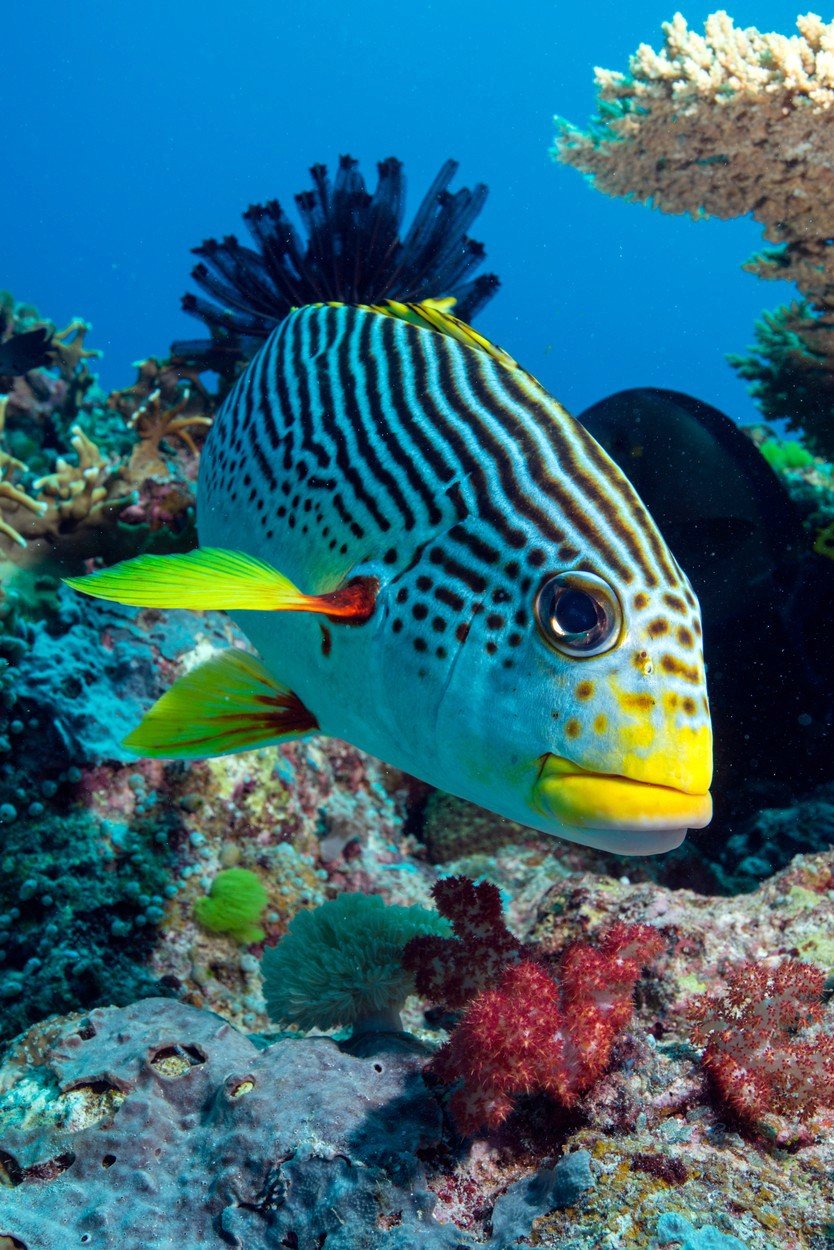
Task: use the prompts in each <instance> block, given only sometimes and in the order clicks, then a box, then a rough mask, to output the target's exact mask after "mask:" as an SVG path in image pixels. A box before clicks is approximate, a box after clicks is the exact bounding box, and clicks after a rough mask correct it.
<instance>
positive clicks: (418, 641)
mask: <svg viewBox="0 0 834 1250" xmlns="http://www.w3.org/2000/svg"><path fill="white" fill-rule="evenodd" d="M428 647H429V644H428V643H427V642H426V640H425V638H415V639H414V650H415V651H428Z"/></svg>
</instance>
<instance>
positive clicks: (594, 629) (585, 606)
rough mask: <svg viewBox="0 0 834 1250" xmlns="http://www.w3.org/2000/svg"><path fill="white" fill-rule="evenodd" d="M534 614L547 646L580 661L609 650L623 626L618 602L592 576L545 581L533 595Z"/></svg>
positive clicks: (565, 575) (567, 575)
mask: <svg viewBox="0 0 834 1250" xmlns="http://www.w3.org/2000/svg"><path fill="white" fill-rule="evenodd" d="M535 614H536V624H537V625H538V627H539V632H540V633H541V636H542V638H544V640H545V642H546V643H547V644H548V646H550V647H554V648H555V649H556V650H557V651H561V652H562V653H563V655H572V656H577V657H579V658H583V659H584V658H587V657H589V656H592V655H601V654H602V652H603V651H610V650H611V648H612V647H613V646H614V645H615V644H616V643H617V641H618V639H619V637H620V634H621V632H622V627H623V612H622V608H621V607H620V601H619V599H618V598H617V596H616V595H615V593H614V591H613V590H612V589H611V587H610V586H609V585H608V583H607V582H604V581H603V580H602V578H601V577H596V576H595V575H594V574H593V573H581V572H576V573H557V574H556V576H555V577H550V578H548V580H547V581H546V582H545V583H544V585H543V586H542V588H541V590H540V591H539V593H538V595H537V596H536V604H535Z"/></svg>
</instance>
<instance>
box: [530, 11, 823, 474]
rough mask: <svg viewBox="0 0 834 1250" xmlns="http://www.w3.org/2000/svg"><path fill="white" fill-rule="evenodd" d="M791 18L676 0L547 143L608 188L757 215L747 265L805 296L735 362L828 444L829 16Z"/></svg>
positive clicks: (759, 389)
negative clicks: (692, 6)
mask: <svg viewBox="0 0 834 1250" xmlns="http://www.w3.org/2000/svg"><path fill="white" fill-rule="evenodd" d="M797 28H798V31H799V33H798V34H797V35H792V36H787V35H780V34H763V33H761V32H760V31H758V30H755V29H753V28H751V29H747V30H742V29H740V28H738V27H736V26H735V25H734V23H733V20H732V18H731V17H729V16H728V14H727V13H725V12H723V11H722V12H718V13H713V14H712V15H711V16H710V17H708V18H707V21H706V24H705V32H704V34H703V35H700V34H698V33H697V32H696V31H693V30H690V29H689V27H688V26H687V23H686V21H685V19H684V18H683V17H682V16H681V14H680V13H678V14H676V15H675V17H674V18H673V19H672V21H671V22H667V23H665V24H664V26H663V32H664V35H665V42H664V46H663V48H662V49H661V51H659V52H656V51H654V50H653V49H652V48H651V47H649V46H648V45H647V44H642V45H641V46H640V47H639V48H638V50H637V52H636V53H635V54H634V56H632V58H631V61H630V64H629V72H628V73H627V74H622V73H616V72H614V71H611V70H603V69H597V70H596V72H595V73H596V82H597V87H598V113H597V116H596V117H595V118H594V119H593V121H592V123H591V125H590V127H589V129H588V130H587V131H582V130H579V129H577V128H576V127H574V126H572V125H570V124H569V123H568V122H566V121H564V120H563V119H559V118H557V119H556V120H557V127H558V131H557V136H556V143H555V147H554V155H555V157H556V159H557V160H559V161H561V162H563V163H565V164H568V165H573V166H574V167H575V168H577V169H580V170H582V171H583V172H584V173H586V174H587V175H588V176H589V177H590V178H591V180H592V182H593V184H594V185H595V186H596V187H597V188H598V189H599V190H601V191H605V192H606V193H608V194H609V195H619V196H624V197H626V198H629V199H634V200H640V201H642V202H644V203H649V204H651V205H652V206H654V207H655V208H659V209H661V210H662V211H663V212H667V213H688V214H690V215H691V216H693V217H705V216H711V217H721V218H730V217H740V216H745V215H747V214H750V215H752V217H753V218H754V219H755V220H756V221H758V222H760V223H761V225H762V226H763V227H764V236H765V239H766V240H767V241H768V242H769V243H771V244H775V245H776V246H775V247H772V248H769V249H766V250H765V251H763V252H762V253H760V254H758V255H756V256H754V257H752V258H751V260H750V261H748V263H747V265H746V266H745V268H746V269H748V270H750V271H751V272H753V273H756V274H758V275H759V276H760V277H764V278H787V279H789V280H792V281H794V282H796V284H797V285H798V287H799V289H800V291H801V292H802V294H803V295H804V296H805V303H803V304H801V305H793V306H792V307H791V308H790V309H783V310H779V312H778V313H776V314H773V316H775V317H776V318H777V321H778V323H779V324H778V326H777V327H776V330H775V331H774V326H773V325H771V324H769V323H766V322H762V323H760V324H759V325H758V326H757V328H756V336H757V344H756V348H755V353H756V354H755V355H753V356H749V357H745V358H740V357H735V358H733V364H734V365H735V367H736V368H737V369H738V370H739V372H740V373H741V374H742V376H744V377H747V378H749V379H750V380H751V381H752V382H753V384H754V385H753V388H752V389H753V394H754V395H755V396H756V398H757V399H758V400H759V401H760V403H761V406H762V408H763V411H764V412H765V415H766V416H768V417H787V418H788V420H791V421H793V423H794V424H795V425H797V426H801V428H803V429H804V430H805V433H806V435H807V436H808V438H809V442H810V443H811V444H812V445H813V446H815V448H816V449H817V450H820V451H823V452H826V451H827V452H828V453H829V454H831V453H832V452H834V405H832V404H831V403H830V401H829V398H828V394H829V393H830V390H831V381H830V380H831V378H832V375H834V245H832V239H834V190H833V189H834V22H829V23H826V22H823V21H822V19H821V18H819V17H817V16H816V15H814V14H812V13H809V14H806V15H805V16H804V17H799V18H798V19H797ZM821 385H822V386H823V390H822V391H821V392H820V386H821ZM797 388H798V389H799V390H800V391H801V392H802V393H803V396H804V399H803V402H802V403H801V404H800V403H793V402H792V400H791V397H792V396H795V395H796V393H797ZM809 396H810V402H809V398H808V397H809ZM803 409H804V411H802V410H803ZM799 411H802V417H801V420H800V417H799V415H798V413H799ZM809 413H812V415H810V416H809V415H808V414H809Z"/></svg>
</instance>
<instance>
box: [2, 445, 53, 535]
mask: <svg viewBox="0 0 834 1250" xmlns="http://www.w3.org/2000/svg"><path fill="white" fill-rule="evenodd" d="M25 469H26V465H25V464H23V462H22V461H20V460H15V458H14V456H10V455H8V453H7V452H4V451H0V535H3V536H5V537H6V538H10V539H11V540H12V542H14V543H17V544H18V546H20V547H25V546H26V539H25V538H24V537H23V535H22V534H21V533H19V531H18V530H17V529H15V527H14V525H12V523H11V522H10V521H8V520H6V519H5V517H4V515H3V514H4V513H5V512H6V511H9V512H11V514H12V516H14V515H15V514H16V513H17V512H18V511H19V509H20V508H24V509H25V510H27V511H28V512H32V513H34V514H35V516H40V515H41V514H42V513H43V512H45V510H46V504H45V503H41V502H39V501H38V500H37V499H33V498H32V496H31V495H27V493H26V491H25V490H21V488H20V487H19V486H15V485H14V484H13V483H12V482H11V481H10V480H9V479H10V477H12V476H14V474H16V473H22V472H24V471H25Z"/></svg>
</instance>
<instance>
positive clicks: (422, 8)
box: [0, 0, 793, 420]
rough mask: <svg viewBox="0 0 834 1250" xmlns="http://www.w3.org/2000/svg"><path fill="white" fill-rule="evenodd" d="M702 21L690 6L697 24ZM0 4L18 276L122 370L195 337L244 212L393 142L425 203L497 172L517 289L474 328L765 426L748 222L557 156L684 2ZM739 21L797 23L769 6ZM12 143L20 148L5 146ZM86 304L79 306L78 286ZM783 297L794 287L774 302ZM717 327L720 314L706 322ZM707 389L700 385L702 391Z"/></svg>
mask: <svg viewBox="0 0 834 1250" xmlns="http://www.w3.org/2000/svg"><path fill="white" fill-rule="evenodd" d="M710 11H711V9H710V6H709V5H708V4H704V3H698V4H694V5H692V6H691V7H689V8H688V9H687V14H686V16H687V18H688V20H689V22H690V24H691V25H692V26H693V27H700V24H701V23H702V22H703V20H704V18H705V17H706V15H707V14H708V13H709V12H710ZM39 12H40V14H41V16H42V29H40V30H39V32H38V38H37V40H36V41H35V42H34V43H33V41H32V29H31V23H30V19H29V17H28V16H27V15H26V14H25V13H24V12H23V11H22V10H20V9H17V8H14V7H13V8H12V9H11V10H10V11H9V13H7V14H6V20H5V26H4V35H3V46H4V48H5V49H6V54H7V56H6V59H7V64H6V69H5V74H4V81H5V85H6V92H7V98H8V100H9V101H14V109H13V112H10V116H9V120H8V122H7V125H8V127H9V140H10V143H11V145H12V146H11V148H10V152H11V153H12V159H13V171H14V172H13V187H14V194H10V195H9V196H7V197H5V198H4V201H3V203H2V204H1V205H0V225H2V234H0V237H2V238H3V239H4V240H6V241H7V242H6V246H5V247H4V248H3V251H4V252H6V253H7V254H6V257H5V272H6V274H7V276H6V278H5V285H6V286H7V287H8V288H9V289H10V290H13V291H14V292H15V293H16V294H17V293H18V292H20V293H23V292H24V289H25V295H23V294H21V295H20V297H21V298H26V299H27V300H30V301H31V302H32V303H34V304H36V305H38V307H43V308H45V309H49V313H50V316H52V317H54V318H55V319H56V320H57V321H58V322H59V323H60V324H62V325H63V324H65V323H66V322H67V321H68V320H69V319H70V317H72V316H74V315H75V314H76V313H77V312H79V310H81V311H83V314H84V316H85V318H86V319H87V320H88V321H90V322H92V324H93V325H94V326H95V328H96V333H97V335H98V345H99V346H100V347H101V348H102V349H103V350H104V352H105V355H104V358H103V360H102V362H101V365H100V370H101V377H102V380H103V382H104V384H105V385H106V386H108V387H115V386H118V385H121V384H122V383H123V379H124V377H125V375H126V373H127V372H128V371H129V366H130V364H131V363H132V362H133V361H134V360H135V359H137V356H139V355H142V356H145V355H150V354H152V353H156V354H159V353H161V352H163V351H164V350H165V349H166V348H167V346H168V344H169V343H170V342H171V340H172V339H175V338H183V337H185V336H187V335H189V334H191V333H193V325H191V324H189V322H188V320H187V319H186V318H184V317H183V316H181V315H180V314H179V313H178V305H179V297H180V295H181V294H182V291H183V289H184V285H183V284H184V281H185V278H186V276H187V272H188V251H189V248H191V247H193V246H195V244H196V243H198V242H199V241H200V240H202V239H204V238H208V237H209V236H215V237H216V236H220V235H223V234H226V233H230V232H232V231H234V230H236V229H237V228H238V223H239V217H240V213H241V210H242V208H243V207H245V206H246V205H247V204H249V203H252V202H255V203H258V202H261V201H263V200H265V199H268V198H269V197H271V196H275V195H277V196H279V198H280V196H281V194H283V195H284V196H288V195H289V193H290V191H292V190H295V189H300V188H301V187H302V186H304V185H306V183H305V174H306V171H307V168H308V167H309V165H311V164H312V163H313V162H314V161H324V162H325V163H327V162H329V163H330V164H334V163H335V160H336V157H337V155H338V154H339V153H342V152H349V153H350V154H351V155H352V156H355V157H357V158H358V159H359V160H360V161H361V162H362V167H363V168H365V169H369V170H372V168H373V163H374V162H375V161H378V160H382V159H383V158H384V157H386V156H390V155H395V156H398V157H399V158H400V160H402V161H403V162H404V163H405V166H406V171H407V176H408V179H409V182H410V185H411V187H412V194H413V196H414V197H415V202H416V197H417V196H418V195H419V194H420V193H421V191H420V189H421V188H422V187H424V186H427V185H428V183H429V181H430V179H431V178H432V177H433V176H434V174H435V172H436V169H437V167H438V166H439V164H440V162H441V161H442V160H445V159H446V158H447V157H453V158H454V159H455V160H457V161H459V162H460V177H461V179H462V181H463V183H464V184H466V185H471V184H472V183H474V182H485V183H486V184H487V185H488V186H489V188H490V195H489V200H488V201H487V204H486V207H485V209H484V211H483V214H482V216H481V217H480V218H479V222H478V232H476V237H478V238H482V239H483V240H484V241H485V242H486V243H487V244H488V249H489V260H490V266H491V267H492V268H493V269H494V270H495V271H496V272H497V273H499V274H500V276H501V280H502V284H503V285H502V292H501V297H500V299H496V300H494V301H493V302H492V303H491V305H490V306H489V308H487V309H486V310H485V311H484V314H483V318H482V329H483V331H484V333H486V334H489V335H490V336H491V337H492V338H494V339H495V341H496V342H498V343H500V344H501V345H502V346H504V347H506V349H507V350H508V351H510V352H513V353H514V354H515V355H516V356H519V357H523V359H524V363H525V364H526V365H527V367H528V368H530V369H531V370H532V372H533V373H535V374H536V376H537V377H538V378H539V379H540V380H541V382H542V383H543V384H544V385H545V386H546V387H547V388H548V389H549V390H550V391H551V392H552V393H553V394H554V395H556V396H557V397H558V398H559V399H561V400H562V402H563V403H564V404H565V405H566V406H567V407H568V409H569V410H570V411H571V412H579V411H580V410H581V409H582V408H584V407H587V405H589V404H591V403H593V402H594V401H595V400H597V399H600V398H601V397H602V396H603V395H607V394H610V393H611V392H612V391H615V390H619V389H621V388H623V387H627V386H667V387H671V388H676V389H679V390H693V389H697V392H698V394H699V395H700V396H701V398H703V399H704V400H706V401H707V402H709V403H713V404H716V405H717V406H718V407H720V408H724V409H727V408H729V407H730V405H732V411H733V412H734V413H736V414H738V416H739V418H740V419H743V420H750V419H752V417H753V415H754V410H753V409H752V406H751V404H750V402H749V400H748V399H747V397H746V394H745V390H744V387H743V386H741V385H739V384H738V382H737V381H736V380H735V379H734V377H733V375H732V374H731V373H730V371H729V370H727V368H726V367H725V364H724V359H723V354H724V353H725V352H729V351H739V352H741V351H743V350H744V348H745V347H746V345H747V343H748V342H749V339H750V327H751V326H752V323H753V321H754V319H755V318H756V317H757V316H758V315H759V313H760V312H761V309H762V307H763V304H766V303H767V300H763V298H762V293H761V291H760V290H759V289H758V286H757V284H756V283H755V282H754V281H753V279H752V278H751V277H750V276H749V275H745V274H743V273H741V272H740V270H739V267H738V258H739V257H746V256H747V255H749V254H750V253H751V252H753V251H754V250H755V249H756V247H757V246H758V244H759V242H760V233H759V230H758V228H757V227H756V226H755V225H754V224H752V223H751V222H749V221H732V222H724V223H720V222H714V221H713V222H702V223H698V224H697V225H696V224H695V223H692V222H690V221H688V220H687V219H685V218H676V217H664V216H659V215H657V214H655V215H652V216H650V215H649V214H647V213H645V212H640V211H638V210H637V209H636V208H632V209H628V210H627V209H626V208H625V206H624V205H623V204H621V203H618V202H616V201H610V200H607V199H606V198H604V197H602V196H590V195H588V194H587V189H586V188H585V186H583V184H582V181H581V180H580V179H577V178H576V177H575V176H571V174H570V171H568V170H563V169H560V168H558V166H554V164H553V163H552V161H551V160H550V159H549V157H548V148H549V147H550V145H551V143H552V138H553V133H552V132H553V127H552V117H553V114H554V113H559V114H561V115H562V116H564V117H568V118H570V119H571V120H574V121H580V120H582V119H584V118H585V117H587V116H588V115H589V114H590V112H591V111H592V107H593V98H594V97H593V79H592V72H591V71H592V69H593V66H595V65H606V66H609V65H610V66H620V65H622V64H623V63H624V62H625V60H626V58H627V57H628V55H629V54H630V52H631V51H633V49H634V48H635V47H636V46H637V44H638V43H640V42H641V41H647V42H651V41H652V40H653V39H655V37H656V32H657V31H658V30H659V28H660V23H661V22H662V21H664V20H666V19H668V18H669V17H671V16H672V12H671V10H670V9H669V7H668V6H665V7H664V5H662V4H660V3H657V4H644V3H639V4H634V5H629V6H623V5H619V4H613V3H608V2H606V3H602V4H600V5H598V6H596V7H595V8H594V11H593V16H591V17H589V16H588V14H586V13H585V11H584V10H583V9H582V8H581V7H578V8H575V9H574V8H573V7H572V6H568V5H565V4H556V3H553V4H551V3H546V2H544V0H542V2H539V0H528V2H526V3H525V4H524V5H522V6H520V7H519V9H518V11H516V12H513V13H511V14H510V13H508V12H507V11H506V10H505V9H504V8H503V7H502V6H500V5H498V4H486V5H480V4H474V3H469V2H468V0H462V2H461V3H459V4H454V5H447V6H443V7H437V6H436V5H434V4H423V5H416V6H413V7H412V8H411V9H410V10H409V11H408V12H407V13H406V12H405V10H403V9H401V8H400V7H399V6H397V5H392V4H386V3H384V0H379V2H377V0H370V2H369V3H366V4H362V5H359V6H355V5H350V4H332V5H331V4H322V3H319V4H312V5H310V6H309V8H305V9H304V10H303V12H301V13H299V12H298V11H295V10H293V9H291V8H288V7H287V6H286V5H284V4H274V5H265V4H260V3H250V4H243V5H241V6H240V7H238V8H237V9H236V10H235V12H234V15H233V16H232V15H231V14H230V12H229V9H228V7H227V6H226V5H220V4H213V3H208V4H200V5H196V4H195V5H191V4H189V3H187V2H183V3H178V4H177V5H165V4H161V3H159V4H157V3H154V2H153V0H152V2H151V3H149V4H148V5H146V6H143V8H142V10H141V20H140V21H138V23H137V22H136V21H134V20H133V17H132V14H133V12H134V11H133V10H132V9H131V7H130V6H128V5H122V4H106V3H91V4H88V5H85V6H83V7H82V8H81V10H80V11H79V12H78V13H76V14H74V16H73V20H72V21H71V22H67V21H66V20H64V19H63V17H62V14H63V10H62V9H61V8H60V7H59V6H58V5H53V4H52V3H51V0H48V2H47V3H46V5H45V6H43V7H42V8H41V9H40V10H39ZM733 16H734V18H735V20H736V23H737V24H738V25H739V26H748V25H756V26H758V27H759V29H761V30H782V29H783V28H784V29H786V30H787V29H788V28H789V27H790V25H791V22H792V18H793V14H792V13H791V11H790V8H789V6H786V5H785V4H784V3H779V2H778V0H761V2H759V3H756V2H755V0H744V3H742V4H739V5H736V6H735V9H734V12H733ZM12 136H13V139H12ZM79 301H80V302H79ZM773 302H774V303H776V302H778V298H777V299H774V301H773ZM707 320H708V323H709V324H708V326H707V324H706V321H707ZM696 384H697V386H696Z"/></svg>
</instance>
